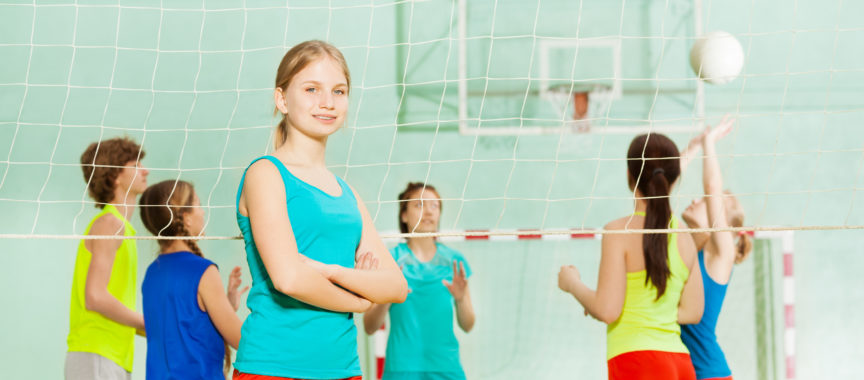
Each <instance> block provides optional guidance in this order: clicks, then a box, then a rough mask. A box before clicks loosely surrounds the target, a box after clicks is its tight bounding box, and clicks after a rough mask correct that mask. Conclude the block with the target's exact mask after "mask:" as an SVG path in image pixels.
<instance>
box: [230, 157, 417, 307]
mask: <svg viewBox="0 0 864 380" xmlns="http://www.w3.org/2000/svg"><path fill="white" fill-rule="evenodd" d="M283 188H284V185H283V184H282V181H281V177H280V176H279V173H278V171H277V170H276V168H275V167H273V165H272V164H271V163H269V162H266V161H259V162H257V163H255V164H253V165H252V166H251V167H250V168H249V171H248V172H247V174H246V182H245V184H244V187H243V198H244V199H245V206H246V211H247V212H248V216H249V220H250V224H251V226H252V234H253V236H254V238H255V244H256V246H257V247H258V251H259V253H260V255H261V260H262V262H263V263H264V266H265V268H266V269H267V273H268V275H269V276H270V278H271V280H272V281H273V285H274V287H275V288H276V290H278V291H279V292H281V293H283V294H285V295H288V296H291V297H293V298H295V299H297V300H300V301H302V302H305V303H308V304H310V305H314V306H318V307H320V308H323V309H327V310H332V311H341V312H358V313H362V312H365V311H366V310H368V309H369V307H371V306H372V302H376V303H384V302H402V301H404V300H405V296H406V295H407V292H408V290H407V289H408V287H407V284H406V282H405V279H404V277H402V274H401V272H400V271H399V268H398V267H397V266H396V263H395V262H394V261H393V258H392V257H390V254H389V253H388V252H387V250H386V248H385V247H384V243H383V242H381V239H380V238H379V237H378V233H377V232H376V231H375V227H374V225H373V224H372V222H371V218H370V216H369V213H368V211H367V210H366V208H365V207H364V206H363V203H362V201H361V200H360V199H359V198H357V204H358V207H359V208H360V213H361V215H362V218H363V232H362V237H361V241H360V246H359V247H358V252H365V251H364V250H367V251H369V252H372V254H374V257H375V259H377V261H378V263H379V268H377V269H349V268H343V267H339V266H329V265H328V266H325V267H326V268H325V269H326V270H322V268H320V267H319V268H316V267H314V266H313V265H314V264H312V263H310V262H309V261H308V260H305V259H304V257H303V256H302V255H301V254H300V252H299V251H298V248H297V242H296V240H295V238H294V234H293V230H292V228H291V221H290V219H289V217H288V209H287V204H286V197H285V192H284V191H282V189H283ZM352 191H353V190H352ZM337 285H339V286H337Z"/></svg>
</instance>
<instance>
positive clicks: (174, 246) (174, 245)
mask: <svg viewBox="0 0 864 380" xmlns="http://www.w3.org/2000/svg"><path fill="white" fill-rule="evenodd" d="M160 249H161V252H160V253H161V254H163V255H164V254H166V253H174V252H180V251H192V249H191V248H190V247H189V244H188V243H187V242H186V241H185V240H169V243H168V244H165V245H163V246H161V247H160Z"/></svg>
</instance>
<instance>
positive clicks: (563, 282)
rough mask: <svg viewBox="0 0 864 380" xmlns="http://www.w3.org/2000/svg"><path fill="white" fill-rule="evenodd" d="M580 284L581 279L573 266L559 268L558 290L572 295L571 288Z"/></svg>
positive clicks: (577, 270)
mask: <svg viewBox="0 0 864 380" xmlns="http://www.w3.org/2000/svg"><path fill="white" fill-rule="evenodd" d="M580 282H582V278H581V277H580V276H579V269H576V267H575V266H573V265H564V266H562V267H561V270H560V271H559V272H558V288H559V289H561V290H563V291H565V292H567V293H572V291H571V289H573V286H575V285H576V284H578V283H580Z"/></svg>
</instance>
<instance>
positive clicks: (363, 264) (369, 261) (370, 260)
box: [354, 252, 378, 270]
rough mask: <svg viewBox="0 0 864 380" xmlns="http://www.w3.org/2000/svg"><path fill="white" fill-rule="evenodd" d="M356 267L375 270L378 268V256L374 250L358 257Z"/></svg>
mask: <svg viewBox="0 0 864 380" xmlns="http://www.w3.org/2000/svg"><path fill="white" fill-rule="evenodd" d="M354 269H360V270H375V269H378V258H376V257H375V254H373V253H372V252H366V253H364V254H362V255H360V256H358V257H357V259H356V263H355V264H354Z"/></svg>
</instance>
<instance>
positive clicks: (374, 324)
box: [363, 303, 390, 335]
mask: <svg viewBox="0 0 864 380" xmlns="http://www.w3.org/2000/svg"><path fill="white" fill-rule="evenodd" d="M388 311H390V304H389V303H385V304H377V303H376V304H375V305H373V306H372V308H371V309H369V311H367V312H365V313H363V329H364V330H366V334H369V335H372V334H374V333H375V332H376V331H378V329H380V328H381V325H383V324H384V320H385V319H386V318H387V312H388Z"/></svg>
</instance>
